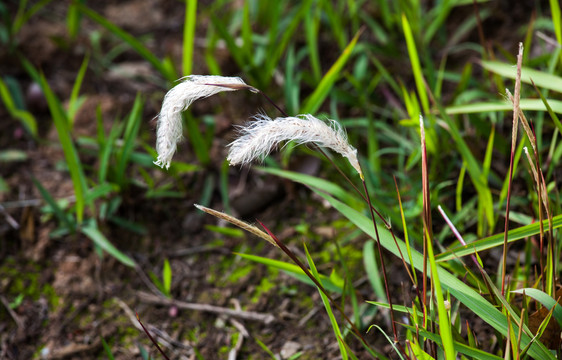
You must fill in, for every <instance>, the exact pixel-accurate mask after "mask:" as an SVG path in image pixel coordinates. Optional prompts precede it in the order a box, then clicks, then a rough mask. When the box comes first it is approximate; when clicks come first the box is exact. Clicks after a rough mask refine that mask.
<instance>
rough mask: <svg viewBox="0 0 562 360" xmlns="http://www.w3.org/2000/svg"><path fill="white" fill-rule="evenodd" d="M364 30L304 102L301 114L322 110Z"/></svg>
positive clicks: (354, 38) (352, 40)
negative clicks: (321, 106) (321, 107)
mask: <svg viewBox="0 0 562 360" xmlns="http://www.w3.org/2000/svg"><path fill="white" fill-rule="evenodd" d="M362 32H363V30H362V29H361V30H359V31H358V32H357V34H355V36H354V37H353V39H351V41H350V42H349V44H348V45H347V46H346V48H345V49H344V51H343V52H342V54H341V55H340V57H339V58H338V59H337V60H336V62H335V63H334V64H333V65H332V66H331V67H330V70H328V72H327V73H326V74H325V75H324V77H323V78H322V80H321V81H320V84H318V86H317V87H316V89H315V90H314V92H313V93H312V94H310V96H309V97H308V98H307V99H306V100H305V101H304V104H303V105H302V108H301V113H307V114H308V113H310V114H312V113H315V112H317V111H318V109H319V108H320V105H322V103H323V102H324V100H325V99H326V97H327V96H328V94H329V92H330V90H331V89H332V86H333V85H334V83H335V82H336V80H337V79H338V78H339V77H340V75H341V71H342V69H343V67H344V66H345V64H346V63H347V61H348V60H349V58H350V56H351V54H352V53H353V49H354V48H355V44H357V40H358V39H359V36H360V35H361V33H362Z"/></svg>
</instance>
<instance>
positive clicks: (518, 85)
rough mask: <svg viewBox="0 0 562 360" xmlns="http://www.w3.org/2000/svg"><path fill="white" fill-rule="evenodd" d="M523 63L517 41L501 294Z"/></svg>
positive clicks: (504, 272)
mask: <svg viewBox="0 0 562 360" xmlns="http://www.w3.org/2000/svg"><path fill="white" fill-rule="evenodd" d="M522 63H523V44H522V43H519V54H518V55H517V76H516V77H515V94H514V96H513V124H512V126H513V128H512V132H511V156H510V160H509V183H508V186H507V202H506V204H505V227H504V237H503V256H502V292H501V293H502V296H505V274H506V263H507V235H508V231H509V205H510V202H511V183H512V182H513V161H514V160H513V159H514V157H515V146H516V144H517V127H518V120H519V99H520V97H521V66H522Z"/></svg>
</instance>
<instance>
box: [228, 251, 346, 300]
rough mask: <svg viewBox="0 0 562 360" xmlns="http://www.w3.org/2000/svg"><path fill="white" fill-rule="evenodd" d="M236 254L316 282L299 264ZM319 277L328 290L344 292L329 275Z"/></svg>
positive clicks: (301, 278)
mask: <svg viewBox="0 0 562 360" xmlns="http://www.w3.org/2000/svg"><path fill="white" fill-rule="evenodd" d="M235 254H236V255H239V256H240V257H242V258H244V259H247V260H251V261H253V262H257V263H259V264H264V265H266V266H270V267H272V268H275V269H279V270H282V271H284V272H285V273H287V274H289V275H290V276H292V277H294V278H296V279H298V280H299V281H301V282H303V283H305V284H308V285H311V286H314V282H313V281H312V280H310V278H309V277H308V276H307V275H306V274H305V273H304V271H303V270H302V269H301V268H300V267H298V266H297V265H294V264H291V263H288V262H284V261H279V260H273V259H269V258H265V257H261V256H256V255H250V254H241V253H235ZM319 277H320V279H319V282H320V284H322V286H324V289H326V290H328V291H332V292H336V293H338V294H341V293H343V289H342V288H341V286H338V285H337V284H335V283H333V282H332V280H330V278H329V277H328V276H326V275H322V274H320V275H319Z"/></svg>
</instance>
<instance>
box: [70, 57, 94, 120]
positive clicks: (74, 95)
mask: <svg viewBox="0 0 562 360" xmlns="http://www.w3.org/2000/svg"><path fill="white" fill-rule="evenodd" d="M89 61H90V56H89V55H86V56H85V57H84V61H82V65H81V66H80V70H78V75H76V80H75V81H74V85H73V86H72V92H71V93H70V99H69V100H68V118H69V119H70V123H71V124H74V117H75V116H76V112H78V109H80V105H82V103H81V102H80V101H78V100H79V98H78V95H79V94H80V87H81V86H82V82H83V81H84V75H86V70H87V69H88V63H89Z"/></svg>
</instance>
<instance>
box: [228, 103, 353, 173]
mask: <svg viewBox="0 0 562 360" xmlns="http://www.w3.org/2000/svg"><path fill="white" fill-rule="evenodd" d="M239 130H240V135H241V136H240V137H239V138H238V139H236V140H235V141H233V142H232V143H231V144H230V145H228V146H229V148H230V149H229V152H228V157H227V160H228V162H229V163H230V165H238V164H240V165H244V164H247V163H250V162H252V161H253V160H254V159H256V158H264V157H265V156H267V155H268V154H269V153H270V152H271V150H272V149H273V148H274V147H276V146H277V145H278V144H279V143H281V142H283V141H288V140H291V141H296V142H297V143H298V144H306V143H314V144H316V145H318V146H321V147H325V148H329V149H332V150H333V151H335V152H337V153H339V154H341V155H342V156H344V157H346V158H347V159H348V160H349V162H350V164H351V166H353V167H354V168H355V170H357V172H358V173H359V175H360V176H361V178H363V172H362V171H361V167H360V166H359V161H358V160H357V149H355V148H354V147H352V146H351V145H349V143H348V141H347V135H346V134H345V131H344V130H343V129H342V127H341V125H340V124H339V123H338V122H336V121H335V120H330V121H329V124H328V123H326V122H324V121H322V120H319V119H317V118H315V117H314V116H312V115H309V114H305V115H299V116H298V117H285V118H283V117H279V118H276V119H271V118H269V117H268V116H266V115H256V116H255V117H254V121H252V122H249V123H248V124H247V125H246V126H242V127H240V129H239Z"/></svg>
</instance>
